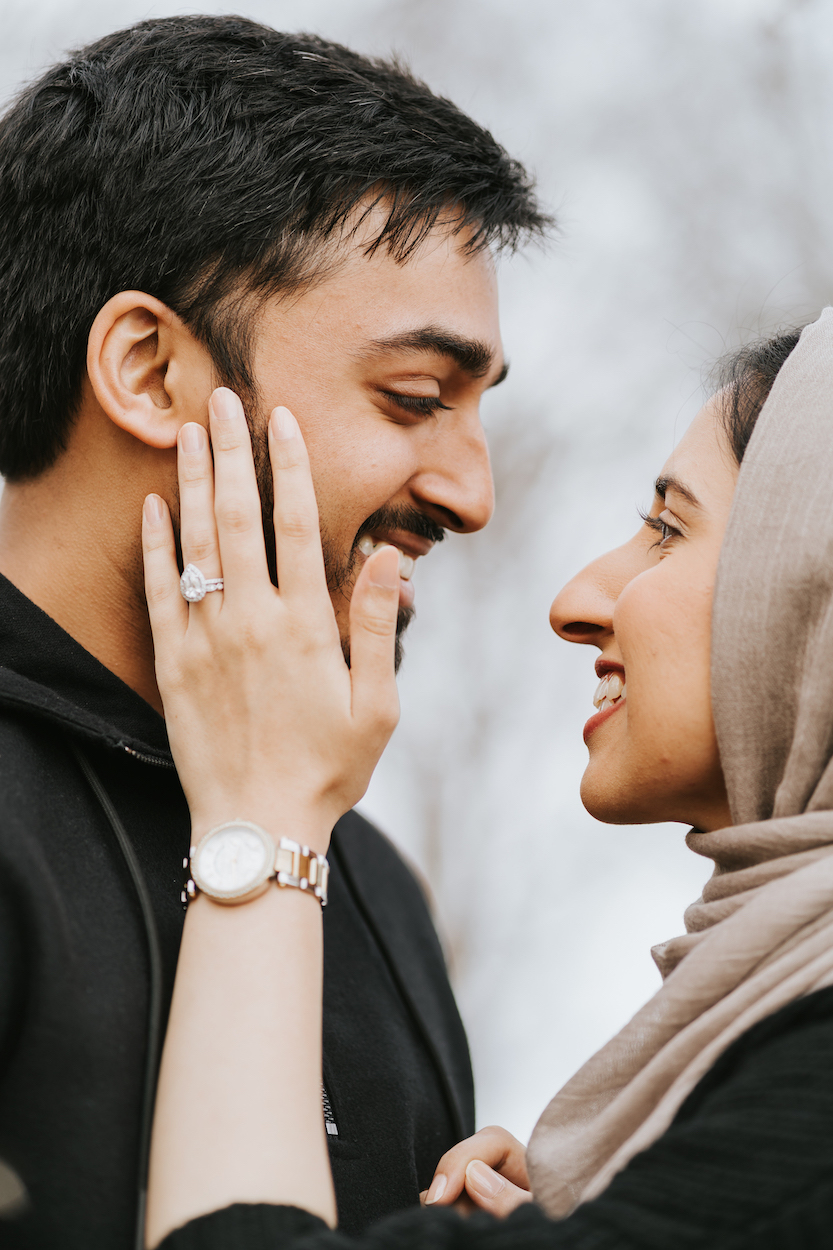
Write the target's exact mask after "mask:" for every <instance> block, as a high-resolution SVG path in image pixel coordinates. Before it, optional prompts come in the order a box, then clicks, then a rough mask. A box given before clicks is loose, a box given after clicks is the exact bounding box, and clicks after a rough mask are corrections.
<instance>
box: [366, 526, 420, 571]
mask: <svg viewBox="0 0 833 1250" xmlns="http://www.w3.org/2000/svg"><path fill="white" fill-rule="evenodd" d="M393 545H394V544H393V543H375V542H374V541H373V539H372V538H370V537H369V536H368V535H367V534H365V536H364V538H360V539H359V551H360V552H361V553H362V555H363V556H372V555H373V552H374V551H378V550H379V548H380V547H392V546H393ZM415 563H416V560H415V559H414V557H413V556H406V555H405V552H404V551H400V552H399V576H400V577H401V578H402V580H403V581H405V582H409V581H410V580H411V574H412V573H413V571H414V565H415Z"/></svg>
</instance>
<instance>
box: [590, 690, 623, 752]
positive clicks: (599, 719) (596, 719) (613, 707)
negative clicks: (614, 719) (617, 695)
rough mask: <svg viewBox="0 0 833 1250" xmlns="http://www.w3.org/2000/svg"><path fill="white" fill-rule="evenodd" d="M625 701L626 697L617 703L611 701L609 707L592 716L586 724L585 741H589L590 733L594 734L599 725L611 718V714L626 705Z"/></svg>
mask: <svg viewBox="0 0 833 1250" xmlns="http://www.w3.org/2000/svg"><path fill="white" fill-rule="evenodd" d="M625 703H626V700H625V699H619V700H617V702H616V703H609V704H608V706H607V707H604V708H602V710H601V712H596V714H595V716H591V717H590V719H589V721H588V722H587V724H586V725H585V726H584V741H585V742H587V740H588V738H589V737H590V735H591V734H594V733H595V732H596V730H597V729H598V728H599V725H603V724H604V722H605V721H606V720H609V719H610V717H611V716H613V715H614V714H615V713H616V712H618V711H619V708H620V707H624V706H625Z"/></svg>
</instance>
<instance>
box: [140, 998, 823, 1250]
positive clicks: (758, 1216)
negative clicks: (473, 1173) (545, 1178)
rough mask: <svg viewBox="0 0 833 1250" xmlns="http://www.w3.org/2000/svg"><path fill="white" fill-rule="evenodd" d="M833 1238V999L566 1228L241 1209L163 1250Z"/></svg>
mask: <svg viewBox="0 0 833 1250" xmlns="http://www.w3.org/2000/svg"><path fill="white" fill-rule="evenodd" d="M831 1228H833V989H831V990H823V991H821V992H820V993H818V994H814V995H812V996H810V997H809V998H807V999H803V1000H800V1001H799V1002H798V1003H793V1004H791V1005H790V1006H789V1007H788V1008H785V1009H784V1010H783V1011H781V1012H779V1013H777V1015H776V1016H773V1017H770V1019H769V1020H765V1021H763V1022H762V1023H761V1024H760V1025H758V1026H756V1028H755V1029H752V1030H750V1032H749V1033H748V1034H746V1035H745V1037H743V1038H741V1039H740V1040H739V1042H737V1043H735V1045H734V1046H733V1047H731V1048H730V1049H729V1050H728V1051H727V1052H726V1054H725V1055H724V1056H723V1057H722V1059H721V1060H719V1061H718V1063H717V1064H716V1065H715V1068H714V1069H713V1070H712V1072H711V1073H709V1074H708V1076H707V1077H706V1078H705V1079H704V1080H703V1081H702V1082H701V1083H700V1085H699V1086H698V1087H697V1088H696V1089H695V1090H694V1092H693V1094H692V1095H691V1096H690V1098H689V1099H688V1101H687V1102H686V1103H685V1104H684V1105H683V1107H682V1108H681V1110H680V1113H679V1114H678V1116H677V1118H676V1119H675V1121H674V1123H673V1124H672V1125H671V1127H670V1128H669V1130H668V1132H667V1133H665V1134H664V1136H663V1137H661V1138H660V1139H659V1141H657V1142H656V1143H655V1144H654V1145H653V1146H651V1147H650V1149H648V1150H646V1151H645V1152H644V1153H643V1154H641V1155H638V1156H636V1158H635V1159H633V1160H632V1161H631V1163H630V1164H629V1166H628V1167H627V1168H626V1169H625V1170H624V1171H623V1172H621V1173H620V1174H619V1175H618V1176H617V1177H615V1178H614V1180H613V1182H612V1184H611V1185H610V1187H609V1188H608V1189H607V1190H606V1191H605V1193H604V1194H602V1195H601V1197H599V1198H597V1199H595V1201H593V1202H590V1203H587V1204H586V1205H585V1206H583V1207H580V1208H579V1209H578V1211H576V1212H575V1213H574V1214H573V1215H572V1216H570V1217H569V1218H568V1219H566V1220H563V1221H561V1222H554V1221H551V1220H548V1219H547V1218H546V1216H545V1215H544V1214H543V1213H542V1212H541V1211H540V1210H539V1209H538V1208H536V1207H534V1206H525V1207H523V1208H521V1209H520V1210H518V1211H516V1212H515V1213H514V1214H513V1215H512V1216H510V1217H509V1219H507V1220H504V1221H497V1220H494V1219H492V1218H491V1217H489V1216H486V1215H483V1214H478V1215H476V1216H473V1217H471V1218H469V1219H464V1218H461V1217H459V1216H457V1215H456V1214H455V1213H454V1212H451V1211H448V1210H443V1211H423V1210H418V1209H417V1210H411V1211H407V1212H404V1213H402V1214H400V1215H397V1216H394V1217H392V1218H391V1219H388V1220H385V1221H383V1222H381V1223H379V1224H376V1225H374V1226H373V1227H372V1228H371V1229H369V1230H368V1231H367V1232H366V1233H364V1234H363V1235H362V1236H361V1237H357V1238H352V1237H347V1236H345V1235H344V1234H342V1233H337V1232H335V1233H334V1232H331V1231H329V1230H328V1229H327V1228H326V1226H325V1225H324V1224H323V1223H322V1222H321V1221H320V1220H318V1219H316V1218H315V1217H314V1216H312V1215H309V1214H308V1213H307V1212H304V1211H299V1210H296V1209H295V1208H292V1207H276V1206H274V1207H270V1206H234V1207H228V1208H227V1209H226V1210H224V1211H218V1212H214V1213H213V1214H211V1215H207V1216H204V1217H202V1218H201V1219H198V1220H194V1221H192V1222H191V1223H190V1224H188V1225H186V1226H185V1227H184V1228H182V1229H179V1230H177V1231H176V1232H174V1233H172V1234H171V1235H170V1236H169V1237H168V1238H166V1239H165V1241H164V1242H163V1243H162V1245H161V1247H160V1250H351V1248H352V1250H753V1248H754V1250H828V1248H829V1247H830V1245H831Z"/></svg>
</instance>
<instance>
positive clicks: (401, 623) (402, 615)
mask: <svg viewBox="0 0 833 1250" xmlns="http://www.w3.org/2000/svg"><path fill="white" fill-rule="evenodd" d="M415 616H416V608H400V609H399V611H398V612H397V614H396V649H395V650H394V654H393V664H394V669H395V670H396V672H397V673H398V672H399V666H400V664H401V663H402V659H403V657H404V655H405V651H404V648H403V646H402V635H403V634H404V633H405V630H406V629H407V628H408V626H409V625H410V623H411V621H412V620H413V619H414V617H415ZM341 649H342V651H343V652H344V659H345V662H346V664H347V667H348V668H349V667H350V639H349V638H344V637H342V639H341Z"/></svg>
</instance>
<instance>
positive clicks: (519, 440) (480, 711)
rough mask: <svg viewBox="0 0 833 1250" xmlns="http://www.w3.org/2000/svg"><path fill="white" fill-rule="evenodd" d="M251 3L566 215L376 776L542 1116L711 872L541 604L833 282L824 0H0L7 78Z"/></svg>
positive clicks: (18, 78) (485, 1085) (488, 1043)
mask: <svg viewBox="0 0 833 1250" xmlns="http://www.w3.org/2000/svg"><path fill="white" fill-rule="evenodd" d="M235 8H236V9H237V11H240V12H243V13H245V14H246V15H248V16H251V17H253V18H256V19H259V20H261V21H264V22H268V23H270V24H271V25H273V26H276V27H282V28H284V29H296V30H297V29H303V30H311V31H315V32H318V33H320V34H323V35H325V36H327V37H330V38H334V39H337V40H341V41H342V42H345V43H348V44H350V45H352V46H353V47H355V48H357V49H358V50H360V51H363V52H369V53H374V54H382V55H384V54H387V53H389V52H391V51H396V52H398V53H399V54H401V55H402V56H403V57H404V58H405V59H406V60H407V61H408V62H409V63H410V64H411V66H412V67H413V68H414V69H415V71H416V72H417V73H418V74H419V75H420V76H421V77H423V78H424V79H426V80H427V81H428V82H429V83H430V84H431V86H432V87H433V88H435V89H436V90H438V91H439V92H441V93H443V94H446V95H448V96H450V97H452V98H453V99H454V100H455V101H456V102H457V103H458V104H460V105H461V106H462V107H464V108H465V109H467V110H468V111H469V112H470V113H472V114H473V116H474V117H476V118H477V119H478V120H479V121H480V122H482V123H484V124H485V125H486V126H488V127H489V128H490V129H491V130H492V132H493V133H494V134H495V135H496V137H497V138H498V139H499V140H500V141H501V142H502V143H503V144H504V145H505V146H506V147H507V148H508V149H509V150H510V152H512V153H513V154H515V155H517V156H518V157H520V158H521V159H522V160H524V161H525V162H527V163H528V164H529V165H530V166H531V168H532V169H533V170H534V171H535V173H536V175H537V177H538V180H539V185H540V190H541V193H542V195H543V197H544V199H545V200H546V201H547V202H548V203H549V204H550V205H551V206H553V207H554V208H555V210H556V211H557V213H558V217H559V220H560V224H561V235H560V238H559V239H558V240H557V241H556V243H555V244H554V245H553V246H552V247H550V249H549V250H548V252H546V253H544V252H541V251H539V250H533V251H530V252H529V253H528V254H526V255H525V256H523V257H521V258H519V259H517V260H515V261H513V262H511V263H504V264H503V265H502V270H501V277H502V304H503V327H504V339H505V345H506V350H507V354H508V356H509V358H510V360H511V364H512V369H511V373H510V376H509V379H508V381H507V382H506V384H505V385H504V386H502V387H501V388H500V389H499V391H497V392H495V393H494V394H493V395H490V396H488V397H487V400H486V404H485V410H484V420H485V424H486V426H487V429H488V431H489V437H490V440H491V444H492V449H493V455H494V465H495V475H496V480H497V499H498V507H497V513H496V516H495V519H494V521H493V522H492V524H491V525H490V527H489V528H488V530H486V531H485V532H484V533H482V534H480V535H476V536H474V537H467V538H459V539H451V540H449V541H448V542H447V543H445V544H443V547H442V548H440V549H438V550H437V551H436V552H435V553H434V554H432V556H431V558H430V559H429V560H427V561H425V563H424V565H423V567H421V568H420V569H419V570H418V575H417V576H418V582H417V598H418V607H419V617H418V620H417V622H416V623H415V625H414V626H413V627H412V629H411V633H410V637H409V640H408V645H407V660H406V663H405V666H404V668H403V671H402V677H401V691H402V705H403V716H402V724H401V727H400V729H399V730H398V731H397V734H396V736H395V738H394V740H393V743H392V745H391V747H390V749H389V750H388V752H387V755H386V757H385V758H384V760H383V762H382V764H381V766H380V768H379V771H378V774H377V776H376V779H375V780H374V783H373V786H372V789H371V791H370V793H369V794H368V796H367V799H366V801H365V803H364V805H363V807H364V810H365V811H366V812H367V813H369V814H370V815H371V816H372V817H373V818H374V819H375V820H377V822H378V823H379V824H380V825H381V827H382V828H383V829H385V830H386V831H388V832H389V833H390V835H391V836H392V837H393V838H394V839H395V840H396V841H397V842H398V843H399V844H400V846H401V847H402V848H403V849H404V850H405V851H406V852H407V853H408V854H409V855H410V856H411V858H412V859H413V860H414V861H415V862H416V863H417V864H418V865H419V866H420V867H421V869H422V870H423V872H424V874H425V876H426V877H427V879H428V881H429V882H430V886H431V889H432V891H433V894H434V897H435V900H436V906H437V911H438V916H439V920H440V923H441V926H442V929H443V932H444V936H445V940H446V942H447V945H448V948H449V951H450V955H451V959H452V964H453V976H454V983H455V987H456V990H457V993H458V996H459V1002H460V1006H461V1010H462V1012H463V1016H464V1018H465V1021H466V1025H467V1027H468V1030H469V1037H470V1040H471V1046H472V1052H473V1056H474V1065H475V1071H476V1076H477V1083H478V1095H479V1117H478V1118H479V1122H480V1123H481V1124H485V1123H489V1122H493V1121H498V1122H501V1123H504V1124H506V1125H507V1126H508V1127H509V1128H511V1129H512V1130H513V1131H514V1132H515V1133H517V1134H518V1135H519V1136H521V1137H523V1138H526V1137H527V1135H528V1133H529V1131H530V1130H531V1128H532V1126H533V1124H534V1122H535V1119H536V1117H537V1115H538V1113H539V1111H540V1109H541V1108H542V1106H543V1104H544V1102H545V1101H546V1100H547V1099H548V1098H549V1096H550V1095H551V1094H552V1093H553V1092H554V1091H555V1089H556V1088H557V1087H558V1086H559V1085H560V1084H561V1083H562V1082H563V1081H564V1080H565V1079H566V1078H567V1077H568V1076H569V1075H570V1074H571V1073H572V1072H573V1071H574V1069H575V1068H576V1067H577V1066H578V1065H579V1064H580V1063H581V1062H582V1061H583V1060H584V1059H585V1058H586V1057H587V1056H588V1055H589V1054H590V1053H591V1052H592V1051H593V1050H594V1049H596V1048H597V1047H598V1046H599V1045H600V1044H601V1043H603V1042H604V1041H605V1040H606V1039H607V1038H608V1037H609V1036H610V1035H611V1034H612V1033H613V1032H614V1031H615V1030H616V1029H618V1028H619V1027H620V1026H621V1025H622V1024H623V1023H624V1021H625V1020H626V1019H627V1018H628V1016H629V1015H630V1014H631V1013H632V1012H633V1010H634V1009H635V1008H636V1007H638V1006H639V1005H640V1003H642V1002H643V1001H644V1000H645V998H647V997H648V996H649V995H650V994H651V993H652V992H653V991H654V989H655V988H656V987H657V985H658V974H657V973H656V971H655V969H654V966H653V963H652V961H651V958H650V955H649V947H650V946H651V945H652V944H653V943H654V942H657V941H661V940H662V939H664V938H666V937H669V936H671V935H672V934H674V933H677V932H679V931H680V929H681V915H682V911H683V909H684V907H685V905H686V904H687V903H688V902H689V901H691V900H692V899H693V898H694V897H696V895H697V894H698V893H699V890H700V887H701V885H702V882H703V880H704V878H705V876H706V875H707V866H706V865H704V863H703V862H702V861H699V860H697V859H696V858H695V857H694V856H692V855H690V853H689V852H688V851H687V850H686V848H685V845H684V843H683V835H684V832H685V831H684V830H683V829H682V828H680V827H679V826H661V827H652V828H639V829H630V828H607V827H604V826H602V825H600V824H598V823H596V822H595V821H593V820H592V819H591V818H590V817H589V816H587V814H586V813H585V812H584V811H583V809H582V807H581V805H580V803H579V800H578V797H577V787H578V780H579V777H580V775H581V771H582V768H583V762H584V759H585V751H584V747H583V745H582V742H581V726H582V724H583V723H584V721H585V719H586V718H587V716H588V715H589V713H590V709H591V702H590V700H591V695H592V692H593V689H594V686H595V684H596V683H595V679H594V676H593V672H592V662H593V658H594V656H595V652H591V650H590V649H582V650H578V649H576V648H573V647H570V646H569V645H567V644H565V643H562V642H559V641H558V640H557V639H555V638H554V636H553V635H552V634H551V633H550V631H549V628H548V623H547V611H548V607H549V604H550V602H551V600H552V598H553V595H554V594H555V592H556V590H557V589H558V588H559V586H560V585H561V584H562V583H563V582H564V581H565V580H566V579H567V578H568V577H569V576H571V575H572V574H573V573H574V572H575V571H576V570H578V569H579V568H580V567H581V566H582V565H583V564H585V563H586V562H587V561H588V560H589V559H591V558H592V557H593V556H595V555H596V554H598V553H599V552H601V551H603V550H605V549H607V548H608V547H610V546H613V545H615V544H617V543H619V542H621V541H623V540H624V538H626V537H627V536H628V535H629V534H630V532H631V531H632V529H633V528H634V526H635V525H636V523H637V515H636V506H637V505H638V504H640V503H643V504H644V503H645V502H646V501H647V500H649V499H650V495H651V490H650V483H651V481H652V479H653V477H654V476H655V474H656V473H657V471H658V469H659V467H660V465H661V463H662V461H663V460H664V458H665V456H666V455H667V454H668V452H669V450H670V449H671V447H672V446H673V444H674V441H675V439H676V438H678V437H679V435H680V433H681V431H682V430H683V429H684V428H685V425H686V424H687V422H688V421H689V419H690V418H691V416H693V414H694V412H695V411H696V409H697V408H698V407H699V404H700V401H701V398H702V385H701V384H702V378H703V376H704V374H705V372H706V370H707V368H708V366H709V364H710V362H711V361H712V360H713V359H714V357H715V356H717V355H719V354H721V353H722V352H723V351H724V350H726V349H727V348H728V347H730V346H733V345H734V344H736V343H737V342H739V341H743V340H746V339H748V338H749V337H751V336H753V335H755V334H757V333H759V332H761V331H769V330H771V329H774V328H776V327H777V326H779V325H785V324H795V323H800V322H801V321H803V320H806V319H809V318H810V317H812V315H813V314H814V313H816V312H817V310H818V309H819V308H820V307H821V306H822V305H823V304H824V303H826V302H827V300H828V299H830V298H831V297H833V247H832V246H831V245H833V5H831V4H830V3H829V0H686V2H685V3H683V0H227V3H216V2H215V0H188V2H186V3H184V4H173V3H168V4H161V5H155V4H154V5H147V4H143V3H138V2H132V0H77V2H73V0H27V2H26V3H25V4H24V3H23V2H22V0H2V2H0V18H2V28H3V39H2V42H1V43H0V95H2V96H3V97H7V96H9V95H10V94H11V93H12V92H13V91H14V89H15V87H16V86H17V85H18V84H20V83H22V82H23V81H24V80H25V79H26V78H27V77H29V76H30V75H32V74H33V73H35V72H36V71H37V70H38V69H39V68H41V67H42V66H44V65H46V64H47V63H49V62H50V61H52V60H54V59H56V58H58V57H59V56H60V55H61V54H62V52H64V51H65V50H67V49H69V48H73V47H77V46H79V45H81V44H83V43H85V42H87V41H88V40H90V39H93V38H96V37H98V36H99V35H102V34H104V33H105V32H108V31H111V30H113V29H116V28H118V27H120V26H125V25H129V24H130V23H132V22H134V21H137V20H140V19H142V18H146V17H152V16H158V15H163V14H171V13H184V12H193V11H198V10H201V11H205V12H212V13H220V12H225V11H229V9H235ZM685 660H686V657H685V655H681V656H680V663H681V664H684V663H685ZM499 858H500V861H501V863H500V864H499V862H498V860H499ZM501 864H502V865H503V866H501ZM506 865H511V869H510V870H507V867H506Z"/></svg>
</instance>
